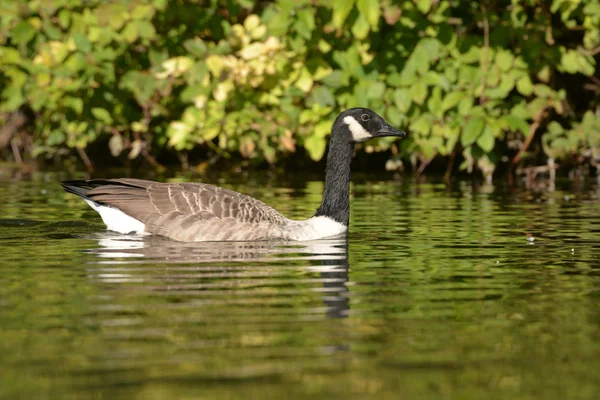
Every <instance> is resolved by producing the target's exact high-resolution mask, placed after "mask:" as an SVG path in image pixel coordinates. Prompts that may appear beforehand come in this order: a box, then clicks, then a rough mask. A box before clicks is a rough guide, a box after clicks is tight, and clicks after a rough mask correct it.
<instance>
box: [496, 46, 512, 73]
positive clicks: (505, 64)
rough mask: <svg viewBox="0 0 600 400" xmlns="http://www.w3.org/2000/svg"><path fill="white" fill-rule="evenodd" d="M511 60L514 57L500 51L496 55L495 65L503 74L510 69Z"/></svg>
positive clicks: (507, 52)
mask: <svg viewBox="0 0 600 400" xmlns="http://www.w3.org/2000/svg"><path fill="white" fill-rule="evenodd" d="M513 60H514V57H513V55H512V54H511V53H510V52H509V51H506V50H500V51H498V53H496V65H498V67H499V68H500V69H501V70H502V71H504V72H506V71H508V70H509V69H510V68H511V67H512V64H513Z"/></svg>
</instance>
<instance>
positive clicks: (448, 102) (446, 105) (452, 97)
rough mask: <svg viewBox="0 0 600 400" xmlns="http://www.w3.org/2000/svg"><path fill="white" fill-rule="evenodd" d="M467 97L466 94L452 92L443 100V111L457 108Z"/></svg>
mask: <svg viewBox="0 0 600 400" xmlns="http://www.w3.org/2000/svg"><path fill="white" fill-rule="evenodd" d="M463 97H465V93H464V92H450V93H448V94H447V95H446V96H445V97H444V100H442V106H441V108H442V111H443V112H446V111H448V110H449V109H451V108H452V107H455V106H456V105H457V104H458V103H459V102H460V101H461V100H462V99H463Z"/></svg>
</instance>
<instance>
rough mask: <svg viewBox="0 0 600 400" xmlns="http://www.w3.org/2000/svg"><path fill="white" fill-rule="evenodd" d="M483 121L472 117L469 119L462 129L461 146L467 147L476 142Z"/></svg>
mask: <svg viewBox="0 0 600 400" xmlns="http://www.w3.org/2000/svg"><path fill="white" fill-rule="evenodd" d="M484 125H485V120H484V119H483V118H481V117H473V118H471V119H469V121H468V122H467V124H466V125H465V127H464V128H463V131H462V134H461V135H460V142H461V143H462V145H463V146H469V145H471V144H473V143H475V141H476V140H477V138H478V137H479V135H480V134H481V132H482V130H483V127H484Z"/></svg>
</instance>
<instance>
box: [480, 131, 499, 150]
mask: <svg viewBox="0 0 600 400" xmlns="http://www.w3.org/2000/svg"><path fill="white" fill-rule="evenodd" d="M495 144H496V138H495V137H494V130H493V129H492V127H491V126H490V125H486V126H485V128H484V129H483V132H482V133H481V135H479V137H478V138H477V145H478V146H479V147H481V150H483V151H485V152H486V153H489V152H490V151H492V150H494V145H495Z"/></svg>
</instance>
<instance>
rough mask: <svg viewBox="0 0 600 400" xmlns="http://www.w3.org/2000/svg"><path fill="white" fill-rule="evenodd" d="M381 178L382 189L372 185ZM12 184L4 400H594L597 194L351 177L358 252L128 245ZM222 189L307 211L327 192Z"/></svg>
mask: <svg viewBox="0 0 600 400" xmlns="http://www.w3.org/2000/svg"><path fill="white" fill-rule="evenodd" d="M371 179H372V178H371ZM56 180H58V177H56V176H52V175H36V176H34V178H33V179H31V180H27V181H19V180H8V179H4V180H1V181H0V249H1V250H0V354H1V357H0V397H1V398H7V399H12V398H117V397H123V398H139V399H175V398H178V399H179V398H187V399H191V398H206V399H217V398H218V399H248V398H256V399H264V398H278V399H283V398H292V399H294V398H298V399H300V398H306V397H309V396H310V397H311V398H324V399H325V398H326V399H332V398H333V399H336V398H340V399H341V398H343V399H346V398H349V397H350V398H373V399H382V398H383V399H386V398H389V399H392V398H393V399H397V398H406V399H408V398H430V399H439V398H455V399H480V398H484V397H485V398H510V399H579V398H581V399H583V398H590V399H591V398H596V396H597V392H598V390H599V389H600V378H599V376H598V371H599V370H600V251H599V250H600V188H599V187H598V186H597V185H594V184H590V185H587V186H585V185H576V184H572V183H568V182H567V183H563V184H559V185H557V187H556V188H554V189H553V190H550V188H547V187H541V188H534V189H529V190H526V189H523V188H507V187H502V186H497V187H491V186H483V187H476V186H473V185H471V184H470V183H458V184H455V185H453V186H452V187H446V186H445V185H443V184H431V183H424V184H416V183H414V182H411V181H394V180H388V181H373V180H368V177H365V176H360V175H357V176H355V177H354V184H353V199H352V203H351V204H352V214H351V229H350V234H349V240H348V243H346V242H345V241H343V240H323V241H315V242H309V243H235V244H228V243H205V244H185V243H175V242H170V241H168V240H164V239H160V238H140V237H125V236H119V235H114V234H111V233H108V232H106V231H104V229H103V225H102V224H101V222H100V219H99V218H98V217H97V216H96V214H95V213H94V211H92V210H91V209H89V208H88V207H87V205H85V204H84V203H83V202H82V201H80V200H78V199H77V198H76V197H75V196H72V195H68V194H66V193H63V192H62V190H61V188H60V187H59V186H58V184H56V182H55V181H56ZM242 181H243V180H242V179H237V180H236V179H233V178H231V182H233V183H232V184H229V185H226V184H225V181H223V180H222V181H213V183H217V184H222V185H225V186H228V187H229V188H232V189H235V190H239V191H243V192H246V193H248V194H251V195H253V196H257V197H260V198H261V199H263V200H265V201H266V202H267V203H269V204H272V205H273V206H275V207H276V208H278V209H279V210H281V211H282V212H283V213H285V214H286V215H288V216H291V217H295V218H303V217H307V216H310V215H311V213H312V212H313V211H314V210H315V209H316V207H317V206H318V203H319V201H320V195H321V191H322V183H321V182H319V181H318V180H307V179H303V178H299V179H297V180H294V181H291V182H290V181H283V180H281V181H278V180H273V179H269V178H266V177H256V178H254V179H250V180H249V181H248V183H246V184H244V183H242Z"/></svg>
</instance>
